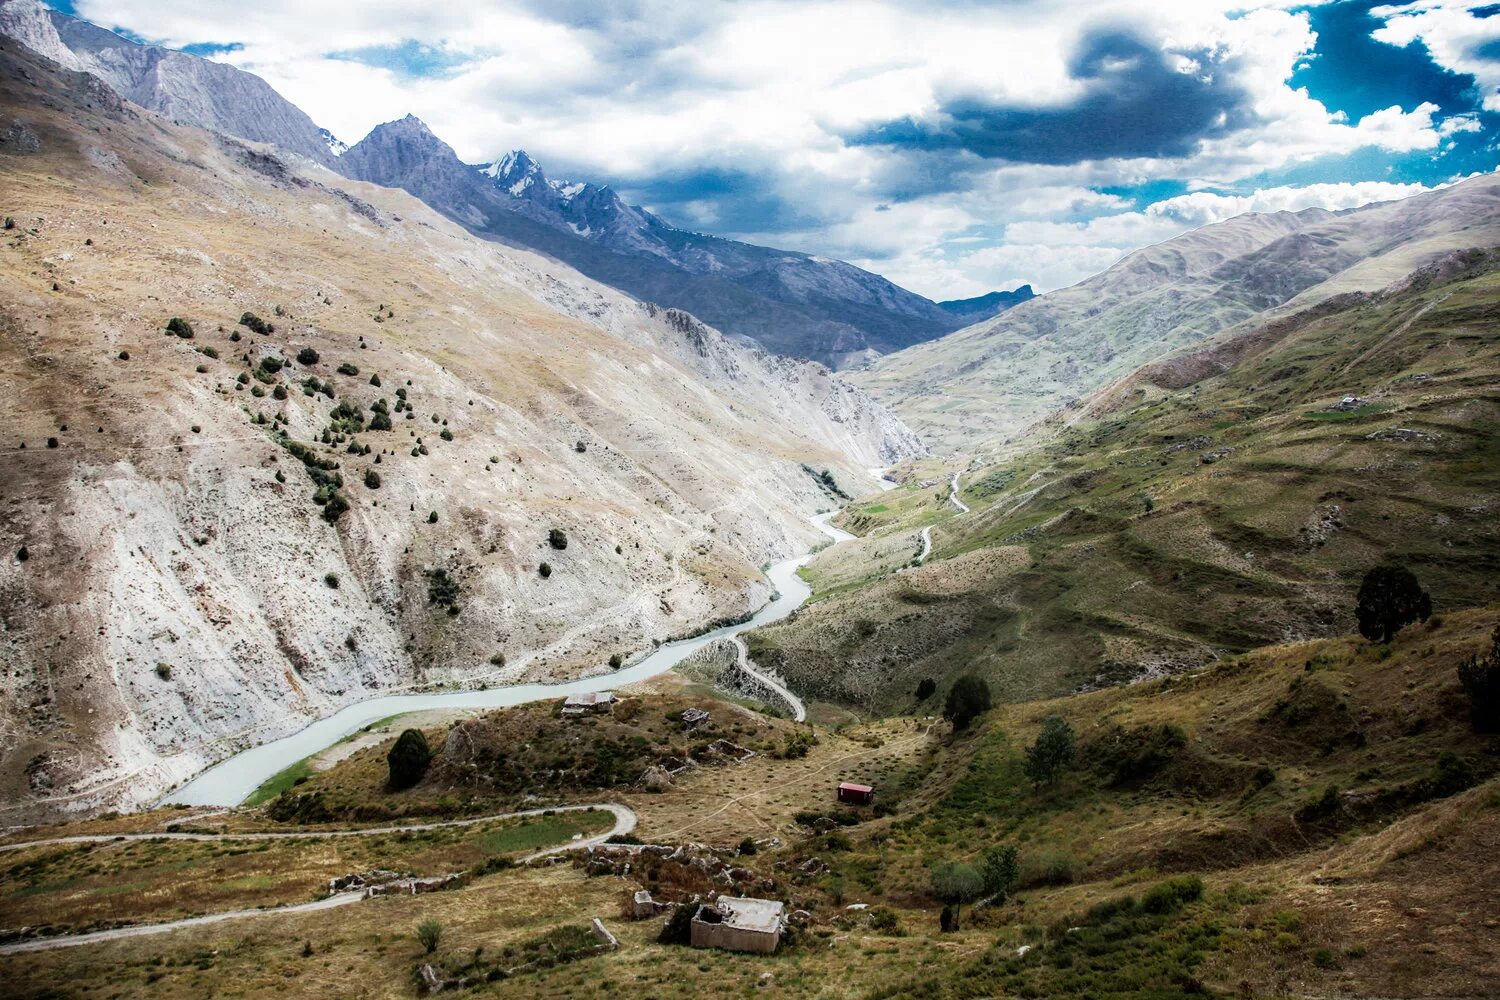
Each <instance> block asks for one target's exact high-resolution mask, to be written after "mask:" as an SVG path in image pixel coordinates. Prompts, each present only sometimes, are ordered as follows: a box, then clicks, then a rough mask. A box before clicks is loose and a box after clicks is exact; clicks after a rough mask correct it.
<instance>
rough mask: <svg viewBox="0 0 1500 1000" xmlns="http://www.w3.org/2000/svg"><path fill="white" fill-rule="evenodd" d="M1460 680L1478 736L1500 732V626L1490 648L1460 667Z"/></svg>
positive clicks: (1491, 637) (1491, 635)
mask: <svg viewBox="0 0 1500 1000" xmlns="http://www.w3.org/2000/svg"><path fill="white" fill-rule="evenodd" d="M1458 680H1459V683H1460V684H1462V685H1463V689H1464V693H1465V694H1467V695H1468V696H1469V722H1470V724H1471V725H1472V726H1473V727H1474V731H1475V732H1476V733H1495V732H1500V625H1496V626H1495V631H1494V632H1492V633H1491V634H1490V648H1489V651H1488V652H1486V653H1476V654H1474V655H1473V656H1471V657H1469V658H1468V659H1467V660H1465V661H1464V662H1463V663H1461V664H1459V667H1458Z"/></svg>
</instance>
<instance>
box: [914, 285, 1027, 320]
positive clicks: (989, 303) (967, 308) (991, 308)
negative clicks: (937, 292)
mask: <svg viewBox="0 0 1500 1000" xmlns="http://www.w3.org/2000/svg"><path fill="white" fill-rule="evenodd" d="M1034 298H1036V292H1034V291H1032V290H1031V286H1030V285H1022V286H1021V287H1020V288H1017V289H1015V290H1013V291H1009V292H990V293H989V294H988V295H978V296H975V297H974V298H972V299H948V300H947V301H945V302H939V303H938V308H939V309H941V310H943V311H944V312H946V313H948V314H950V315H951V316H953V318H954V319H957V320H959V321H960V322H962V324H963V325H964V326H968V325H969V324H971V323H979V322H981V321H983V320H987V319H989V318H990V317H991V316H998V315H999V314H1000V313H1003V312H1005V310H1007V309H1009V308H1011V307H1012V306H1018V305H1020V304H1021V303H1022V302H1029V301H1030V300H1032V299H1034Z"/></svg>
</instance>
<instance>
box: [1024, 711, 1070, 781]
mask: <svg viewBox="0 0 1500 1000" xmlns="http://www.w3.org/2000/svg"><path fill="white" fill-rule="evenodd" d="M1073 755H1074V745H1073V727H1072V726H1070V725H1068V724H1067V723H1066V722H1064V721H1063V720H1062V719H1060V718H1058V717H1057V716H1055V715H1051V716H1048V717H1047V719H1046V720H1045V721H1044V722H1043V723H1042V731H1041V733H1040V734H1038V736H1037V738H1036V742H1035V743H1033V744H1032V745H1031V746H1029V747H1027V748H1026V764H1025V769H1026V777H1028V778H1030V779H1031V780H1032V781H1033V782H1035V783H1036V784H1038V785H1044V784H1051V783H1052V782H1053V781H1055V780H1057V776H1058V775H1059V774H1061V773H1062V771H1063V769H1064V768H1066V767H1067V766H1068V765H1070V764H1072V763H1073Z"/></svg>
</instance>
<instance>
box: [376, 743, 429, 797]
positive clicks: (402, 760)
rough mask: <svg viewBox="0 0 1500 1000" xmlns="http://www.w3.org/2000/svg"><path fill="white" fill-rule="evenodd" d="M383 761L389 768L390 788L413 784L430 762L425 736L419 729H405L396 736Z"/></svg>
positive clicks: (419, 779)
mask: <svg viewBox="0 0 1500 1000" xmlns="http://www.w3.org/2000/svg"><path fill="white" fill-rule="evenodd" d="M385 763H386V766H387V767H388V768H389V769H390V787H391V788H393V789H397V790H400V789H402V788H410V787H411V786H412V785H415V784H416V783H417V782H419V781H421V780H422V776H423V775H424V774H426V773H427V765H428V764H430V763H432V749H431V748H430V747H428V745H427V737H426V736H424V735H422V731H421V730H420V729H407V730H405V731H404V732H402V733H401V735H400V736H398V737H396V742H395V744H393V745H392V746H391V749H390V752H389V753H387V754H386V755H385Z"/></svg>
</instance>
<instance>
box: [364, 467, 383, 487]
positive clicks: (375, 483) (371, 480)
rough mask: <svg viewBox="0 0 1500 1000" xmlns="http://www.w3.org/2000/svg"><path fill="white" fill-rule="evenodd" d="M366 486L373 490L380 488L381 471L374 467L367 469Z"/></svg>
mask: <svg viewBox="0 0 1500 1000" xmlns="http://www.w3.org/2000/svg"><path fill="white" fill-rule="evenodd" d="M365 488H366V489H372V490H378V489H380V473H378V472H376V471H375V470H374V469H366V470H365Z"/></svg>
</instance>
